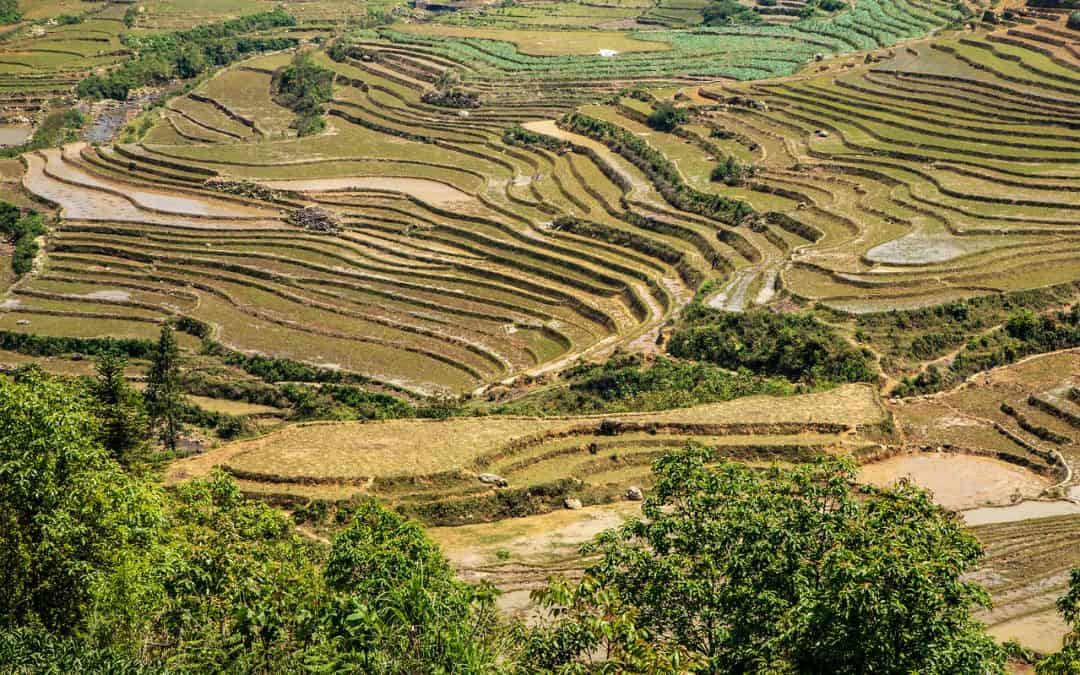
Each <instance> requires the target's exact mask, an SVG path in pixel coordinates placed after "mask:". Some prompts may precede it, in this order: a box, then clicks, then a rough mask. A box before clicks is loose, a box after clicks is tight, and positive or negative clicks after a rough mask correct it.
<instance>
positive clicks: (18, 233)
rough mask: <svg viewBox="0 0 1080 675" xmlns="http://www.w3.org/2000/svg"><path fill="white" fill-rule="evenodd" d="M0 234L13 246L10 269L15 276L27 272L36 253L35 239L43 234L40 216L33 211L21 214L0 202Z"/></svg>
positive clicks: (43, 226)
mask: <svg viewBox="0 0 1080 675" xmlns="http://www.w3.org/2000/svg"><path fill="white" fill-rule="evenodd" d="M0 232H2V233H3V234H4V235H5V236H6V237H7V239H8V241H10V242H11V243H12V244H14V245H15V252H14V254H13V255H12V256H11V269H12V270H13V271H14V272H15V274H16V275H17V276H22V275H23V274H26V273H27V272H29V271H30V270H31V269H32V268H33V266H34V258H35V257H36V256H37V253H38V244H37V238H38V237H40V236H41V235H43V234H45V223H44V221H43V220H42V218H41V215H40V214H37V213H35V212H33V211H28V212H26V213H25V214H24V213H21V212H20V211H19V209H18V208H16V207H15V205H13V204H9V203H7V202H3V201H0Z"/></svg>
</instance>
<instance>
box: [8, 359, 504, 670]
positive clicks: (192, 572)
mask: <svg viewBox="0 0 1080 675" xmlns="http://www.w3.org/2000/svg"><path fill="white" fill-rule="evenodd" d="M20 378H21V379H20V380H18V381H16V380H12V379H9V378H7V377H0V584H2V587H3V589H4V592H3V593H0V672H12V671H14V672H27V673H37V672H79V673H127V672H131V673H136V672H153V670H154V669H155V668H158V667H160V668H161V669H162V670H165V671H168V672H200V673H204V672H215V673H216V672H225V673H255V672H301V671H303V672H379V673H403V674H404V673H420V672H425V673H427V672H443V673H450V672H454V673H494V672H497V668H496V667H495V662H496V661H495V660H496V656H497V655H510V654H511V653H512V652H511V651H510V649H509V648H508V647H507V645H506V643H505V642H504V641H503V638H502V636H503V635H504V633H503V632H502V631H503V629H502V628H501V624H499V623H498V621H497V620H496V619H497V614H496V612H495V610H494V607H493V603H492V599H493V594H492V593H491V592H490V590H489V589H486V588H480V587H478V588H474V587H471V586H468V585H466V584H463V583H461V582H459V581H458V580H456V579H455V578H454V576H453V574H452V571H451V569H450V566H449V565H448V564H447V563H446V561H445V560H444V559H443V557H442V554H441V553H440V552H439V550H438V549H437V548H436V547H435V546H434V544H432V543H431V542H430V540H428V539H427V538H426V536H425V535H424V533H423V531H422V530H421V529H420V528H419V527H418V526H416V525H415V524H413V523H411V522H409V521H407V520H405V519H404V518H403V517H402V516H400V515H398V514H396V513H392V512H390V511H387V510H386V509H384V508H383V507H382V506H379V505H378V504H376V503H374V502H366V503H363V504H361V505H359V506H358V507H357V508H356V509H355V510H354V511H353V512H352V517H351V519H350V520H349V522H348V523H346V527H345V528H344V530H343V531H342V532H341V533H339V534H338V535H337V537H335V538H334V540H333V542H332V543H331V545H330V546H329V548H328V549H327V547H325V546H324V545H323V544H322V543H320V542H317V541H315V540H313V539H308V538H305V537H302V536H300V534H299V533H298V532H297V531H296V530H295V529H294V528H293V526H292V523H291V521H290V520H289V518H288V517H287V516H286V515H285V514H284V513H282V512H281V511H279V510H277V509H274V508H272V507H270V506H268V505H266V504H264V503H261V502H256V501H251V500H248V499H246V498H245V497H244V496H243V495H242V494H241V493H240V491H239V489H238V488H237V486H236V484H235V482H234V481H233V480H232V479H231V478H230V477H229V476H227V475H226V474H224V473H217V474H214V475H212V476H211V477H209V478H208V479H204V480H196V481H191V482H189V483H186V484H184V485H183V486H181V487H180V488H178V489H176V490H175V491H174V492H173V493H171V494H167V493H165V492H163V491H161V490H160V489H159V488H157V487H155V486H153V485H152V484H150V483H149V482H148V481H146V480H144V479H142V478H140V477H137V476H134V475H131V474H128V473H125V472H124V471H123V470H122V469H121V467H120V465H119V464H117V463H116V462H115V461H114V460H113V459H112V458H110V457H109V454H108V452H107V451H106V450H105V448H103V447H102V446H101V445H99V444H98V443H97V433H98V427H99V424H98V421H97V420H96V419H94V417H93V415H92V414H91V408H90V402H89V400H88V399H89V397H87V396H85V395H84V393H83V391H82V390H81V389H80V388H79V387H77V386H71V385H70V383H65V382H61V381H58V380H53V379H49V378H47V377H45V376H43V375H42V374H41V373H40V372H39V371H37V370H36V369H30V370H28V371H26V372H24V373H21V374H20Z"/></svg>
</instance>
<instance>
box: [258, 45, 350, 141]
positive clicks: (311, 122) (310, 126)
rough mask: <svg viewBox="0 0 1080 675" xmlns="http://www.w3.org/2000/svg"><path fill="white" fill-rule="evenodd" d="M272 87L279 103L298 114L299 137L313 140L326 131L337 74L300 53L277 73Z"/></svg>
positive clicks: (306, 54)
mask: <svg viewBox="0 0 1080 675" xmlns="http://www.w3.org/2000/svg"><path fill="white" fill-rule="evenodd" d="M271 87H272V90H273V92H274V98H275V99H276V100H277V102H278V103H280V104H281V105H283V106H285V107H286V108H289V109H291V110H292V111H294V112H295V113H296V121H295V122H294V124H293V126H294V127H295V128H296V133H297V135H299V136H310V135H312V134H317V133H319V132H320V131H322V130H323V129H324V128H325V127H326V121H325V120H324V119H323V113H324V112H326V108H325V105H326V103H327V102H328V101H329V100H330V98H331V97H332V96H333V94H334V72H333V71H332V70H329V69H327V68H323V67H322V66H320V65H318V64H317V63H315V62H314V61H313V60H312V59H311V54H310V53H308V52H300V53H299V54H297V55H296V56H295V57H293V60H292V63H290V64H289V65H287V66H284V67H282V68H280V69H278V70H277V71H276V72H275V73H274V79H273V83H272V85H271Z"/></svg>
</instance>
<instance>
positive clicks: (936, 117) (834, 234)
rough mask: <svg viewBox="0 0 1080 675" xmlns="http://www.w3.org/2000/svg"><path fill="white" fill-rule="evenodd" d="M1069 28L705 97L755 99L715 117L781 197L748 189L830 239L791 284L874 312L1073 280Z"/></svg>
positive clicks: (1077, 134) (1077, 215)
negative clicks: (748, 149)
mask: <svg viewBox="0 0 1080 675" xmlns="http://www.w3.org/2000/svg"><path fill="white" fill-rule="evenodd" d="M1059 32H1060V30H1059V28H1058V24H1054V23H1049V22H1037V23H1035V24H1034V25H1033V26H1030V27H1024V28H1022V29H1018V28H1009V29H1005V30H999V31H995V32H992V33H989V34H986V35H978V36H961V37H956V38H950V39H940V40H933V41H929V42H919V43H914V44H910V45H908V46H905V47H903V48H897V49H895V50H892V51H890V52H889V57H888V58H886V59H885V60H883V61H881V62H878V63H874V64H870V65H853V64H852V63H851V62H837V63H832V64H830V65H827V66H822V67H821V69H820V73H813V74H810V75H807V76H804V77H799V78H795V79H791V80H785V81H781V82H776V83H764V84H753V85H748V86H725V87H722V88H716V87H712V88H709V87H706V88H702V90H701V92H700V93H701V94H702V95H704V96H705V97H707V98H710V99H714V101H715V102H717V103H722V102H724V101H728V102H730V101H732V100H734V98H733V97H735V96H742V97H746V98H750V99H752V100H754V101H756V102H757V103H756V104H755V106H746V105H739V104H735V105H727V106H722V107H721V108H720V109H715V110H713V111H711V112H709V113H707V115H706V119H707V120H708V121H707V122H705V124H715V125H719V126H720V127H722V128H724V129H726V130H728V131H730V132H732V133H733V134H735V135H736V138H738V139H739V140H740V141H742V145H743V147H744V148H746V147H747V142H746V141H748V142H749V143H750V144H752V146H753V147H754V150H753V151H751V152H750V156H752V157H753V158H754V159H753V161H754V162H755V163H756V164H757V166H759V167H761V171H760V173H759V174H758V175H757V176H755V179H754V180H755V182H760V183H761V184H762V186H761V191H764V190H769V191H771V193H770V194H769V195H767V196H758V195H754V194H752V193H750V194H744V195H743V196H744V197H745V198H746V199H747V200H748V201H749V202H750V203H752V204H754V205H755V206H757V207H759V209H760V210H764V209H770V210H774V209H775V210H779V211H780V212H782V213H784V214H785V215H787V216H789V217H790V218H792V219H793V220H795V221H797V222H798V223H801V224H802V225H804V226H805V227H806V228H808V230H810V231H816V232H818V233H820V237H819V238H818V239H817V240H816V241H815V242H813V244H812V245H808V246H799V247H798V250H797V251H795V252H793V253H792V254H791V255H788V256H786V258H785V260H784V261H783V263H782V265H781V273H780V282H781V283H782V284H783V287H784V288H786V289H788V290H790V291H791V292H792V293H793V294H795V295H798V296H801V297H803V298H806V299H809V300H814V301H821V302H824V303H825V304H827V305H830V306H832V307H836V308H839V309H843V310H847V311H856V312H865V311H877V310H887V309H893V308H904V307H913V306H922V305H929V304H935V303H938V302H942V301H946V300H949V299H955V298H957V297H964V296H970V295H976V294H985V293H991V292H999V291H1011V290H1017V289H1025V288H1033V287H1039V286H1044V285H1050V284H1054V283H1058V282H1062V281H1068V280H1072V279H1075V278H1076V275H1077V274H1078V272H1080V267H1078V265H1080V256H1077V245H1078V240H1077V234H1076V231H1077V225H1078V224H1080V210H1078V209H1080V192H1078V191H1077V190H1076V189H1075V183H1076V180H1077V178H1078V169H1077V160H1078V159H1080V154H1078V153H1080V142H1078V141H1080V130H1078V128H1077V125H1076V115H1075V110H1076V108H1077V106H1078V105H1080V79H1078V75H1080V61H1078V60H1077V58H1076V55H1075V54H1074V53H1073V52H1072V51H1070V47H1071V46H1072V45H1074V44H1076V41H1075V40H1072V41H1070V40H1068V39H1066V38H1059V37H1055V36H1056V35H1057V34H1058V33H1059ZM1043 40H1051V41H1054V42H1058V43H1061V44H1060V46H1057V47H1055V46H1052V45H1048V44H1047V43H1046V42H1044V41H1043ZM1073 49H1075V48H1074V47H1073ZM749 187H750V189H751V190H752V191H753V190H755V187H756V186H755V185H750V186H749ZM777 188H782V189H783V190H786V191H787V192H784V193H780V194H783V195H784V197H785V198H784V199H779V200H778V199H777V196H776V195H777V192H778V190H777ZM759 276H760V275H759Z"/></svg>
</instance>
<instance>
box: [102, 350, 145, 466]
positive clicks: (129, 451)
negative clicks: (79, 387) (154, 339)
mask: <svg viewBox="0 0 1080 675" xmlns="http://www.w3.org/2000/svg"><path fill="white" fill-rule="evenodd" d="M126 367H127V358H126V357H125V356H123V355H122V354H118V353H116V352H105V353H104V354H102V355H101V356H99V357H98V359H97V365H96V371H97V373H96V377H95V378H94V380H93V381H92V382H91V383H90V392H91V394H92V395H93V397H94V413H95V415H96V416H97V418H98V420H100V422H101V427H100V433H99V435H98V438H99V439H100V440H101V444H102V445H104V446H105V449H106V450H108V451H109V453H110V454H111V455H112V456H113V458H114V459H116V460H117V461H119V462H121V463H122V464H128V463H130V462H131V461H132V460H133V459H135V456H136V455H137V454H138V451H139V450H140V449H141V448H142V447H143V444H144V442H145V440H146V437H147V433H146V432H147V419H146V413H145V410H144V409H143V402H142V397H141V396H140V395H139V392H137V391H135V389H134V388H133V387H132V386H131V385H130V384H128V382H127V379H126V377H125V375H124V369H125V368H126Z"/></svg>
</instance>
